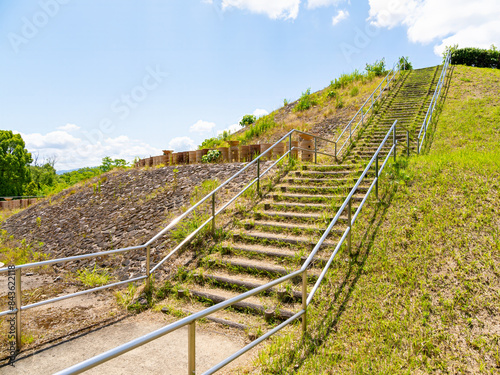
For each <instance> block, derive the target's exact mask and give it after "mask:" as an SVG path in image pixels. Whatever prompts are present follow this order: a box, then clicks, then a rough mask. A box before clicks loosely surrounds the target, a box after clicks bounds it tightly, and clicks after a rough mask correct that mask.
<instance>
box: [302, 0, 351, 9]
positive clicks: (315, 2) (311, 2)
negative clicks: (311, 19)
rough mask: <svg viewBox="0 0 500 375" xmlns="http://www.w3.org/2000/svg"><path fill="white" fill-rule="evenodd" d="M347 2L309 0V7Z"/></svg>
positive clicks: (339, 0) (343, 0) (341, 0)
mask: <svg viewBox="0 0 500 375" xmlns="http://www.w3.org/2000/svg"><path fill="white" fill-rule="evenodd" d="M343 2H345V0H308V1H307V8H308V9H314V8H319V7H327V6H332V5H339V4H341V3H343Z"/></svg>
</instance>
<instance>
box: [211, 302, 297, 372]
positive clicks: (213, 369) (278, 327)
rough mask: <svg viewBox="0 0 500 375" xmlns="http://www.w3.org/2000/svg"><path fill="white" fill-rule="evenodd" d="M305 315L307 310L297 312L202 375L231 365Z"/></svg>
mask: <svg viewBox="0 0 500 375" xmlns="http://www.w3.org/2000/svg"><path fill="white" fill-rule="evenodd" d="M304 314H305V310H300V311H299V312H297V313H296V314H294V315H292V316H291V317H290V318H288V319H287V320H285V321H284V322H283V323H281V324H280V325H279V326H277V327H275V328H273V329H272V330H270V331H269V332H266V333H265V334H263V335H262V336H260V337H259V338H258V339H255V340H254V341H252V342H251V343H250V344H248V345H246V346H245V347H243V348H241V349H240V350H238V351H237V352H236V353H234V354H233V355H231V356H230V357H228V358H226V359H225V360H224V361H222V362H220V363H218V364H217V365H215V366H214V367H212V368H211V369H209V370H207V371H205V372H204V373H203V374H202V375H210V374H213V373H215V372H216V371H219V370H220V369H221V368H223V367H225V366H227V365H228V364H229V363H231V362H232V361H234V360H235V359H237V358H238V357H240V356H241V355H243V354H245V353H246V352H248V351H249V350H250V349H252V348H254V347H255V346H257V345H259V344H260V343H261V342H262V341H264V340H266V339H268V338H269V337H271V336H272V335H274V334H275V333H276V332H278V331H281V330H282V329H283V328H285V327H286V326H287V325H289V324H290V323H292V322H293V321H295V320H297V319H298V318H300V317H301V316H302V315H304Z"/></svg>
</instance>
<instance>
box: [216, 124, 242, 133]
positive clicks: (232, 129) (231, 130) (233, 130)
mask: <svg viewBox="0 0 500 375" xmlns="http://www.w3.org/2000/svg"><path fill="white" fill-rule="evenodd" d="M241 128H242V126H241V125H240V124H239V123H238V124H233V125H230V126H228V127H227V128H226V129H223V130H217V135H221V134H222V133H224V132H225V131H227V132H229V133H231V134H233V133H236V132H237V131H238V130H240V129H241Z"/></svg>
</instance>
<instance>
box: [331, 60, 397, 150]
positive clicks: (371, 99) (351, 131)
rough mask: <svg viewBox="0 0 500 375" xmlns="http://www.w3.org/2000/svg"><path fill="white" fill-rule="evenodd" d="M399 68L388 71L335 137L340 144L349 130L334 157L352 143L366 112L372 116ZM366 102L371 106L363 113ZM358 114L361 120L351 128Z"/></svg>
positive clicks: (394, 67) (395, 67)
mask: <svg viewBox="0 0 500 375" xmlns="http://www.w3.org/2000/svg"><path fill="white" fill-rule="evenodd" d="M399 68H400V66H399V64H395V66H393V68H392V69H391V70H390V71H389V73H387V75H386V76H385V77H384V79H383V80H382V82H380V83H379V85H378V86H377V87H376V88H375V90H373V92H372V93H371V95H370V96H369V97H368V99H366V101H365V102H364V103H363V105H362V106H361V108H360V109H359V110H358V112H356V114H355V115H354V117H353V118H352V119H351V121H349V123H348V124H347V125H346V126H345V128H344V129H343V130H342V132H341V133H340V135H339V136H338V137H337V140H336V143H340V140H341V138H342V137H343V136H344V134H346V132H347V130H349V134H348V136H347V135H346V139H345V140H344V142H343V143H342V145H341V146H340V149H339V150H337V148H335V156H336V157H337V156H339V155H340V152H341V151H342V150H343V149H344V147H345V146H346V145H347V143H348V142H349V144H350V143H352V136H353V134H354V133H355V132H356V130H357V128H358V126H359V125H360V124H364V121H365V116H366V115H367V114H368V112H370V110H372V114H373V106H374V105H375V103H376V102H377V100H378V99H379V98H380V96H381V95H382V93H383V92H384V91H385V89H386V88H387V86H389V87H390V84H391V82H392V81H393V79H394V77H395V76H396V74H397V73H398V72H399ZM391 74H392V76H391V77H390V78H389V76H390V75H391ZM384 82H385V85H384V87H383V88H382V85H383V84H384ZM377 90H378V91H379V92H378V95H377V97H376V98H375V94H376V93H377ZM368 102H371V104H370V107H369V108H368V109H367V110H366V112H365V109H364V108H365V106H366V105H367V104H368ZM359 114H361V119H360V120H359V121H358V122H357V124H356V126H355V127H354V128H353V127H352V124H353V122H354V120H356V118H357V117H358V115H359Z"/></svg>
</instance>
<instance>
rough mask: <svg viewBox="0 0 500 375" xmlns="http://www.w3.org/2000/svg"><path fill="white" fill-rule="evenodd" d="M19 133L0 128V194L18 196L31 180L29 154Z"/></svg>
mask: <svg viewBox="0 0 500 375" xmlns="http://www.w3.org/2000/svg"><path fill="white" fill-rule="evenodd" d="M24 147H25V144H24V140H23V138H22V137H21V135H20V134H14V133H12V131H10V130H0V195H2V196H19V195H22V194H23V191H24V187H25V186H26V185H27V184H28V183H29V182H30V181H31V176H30V170H29V165H30V163H31V161H32V159H31V154H30V153H29V152H28V150H26V149H25V148H24Z"/></svg>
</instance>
